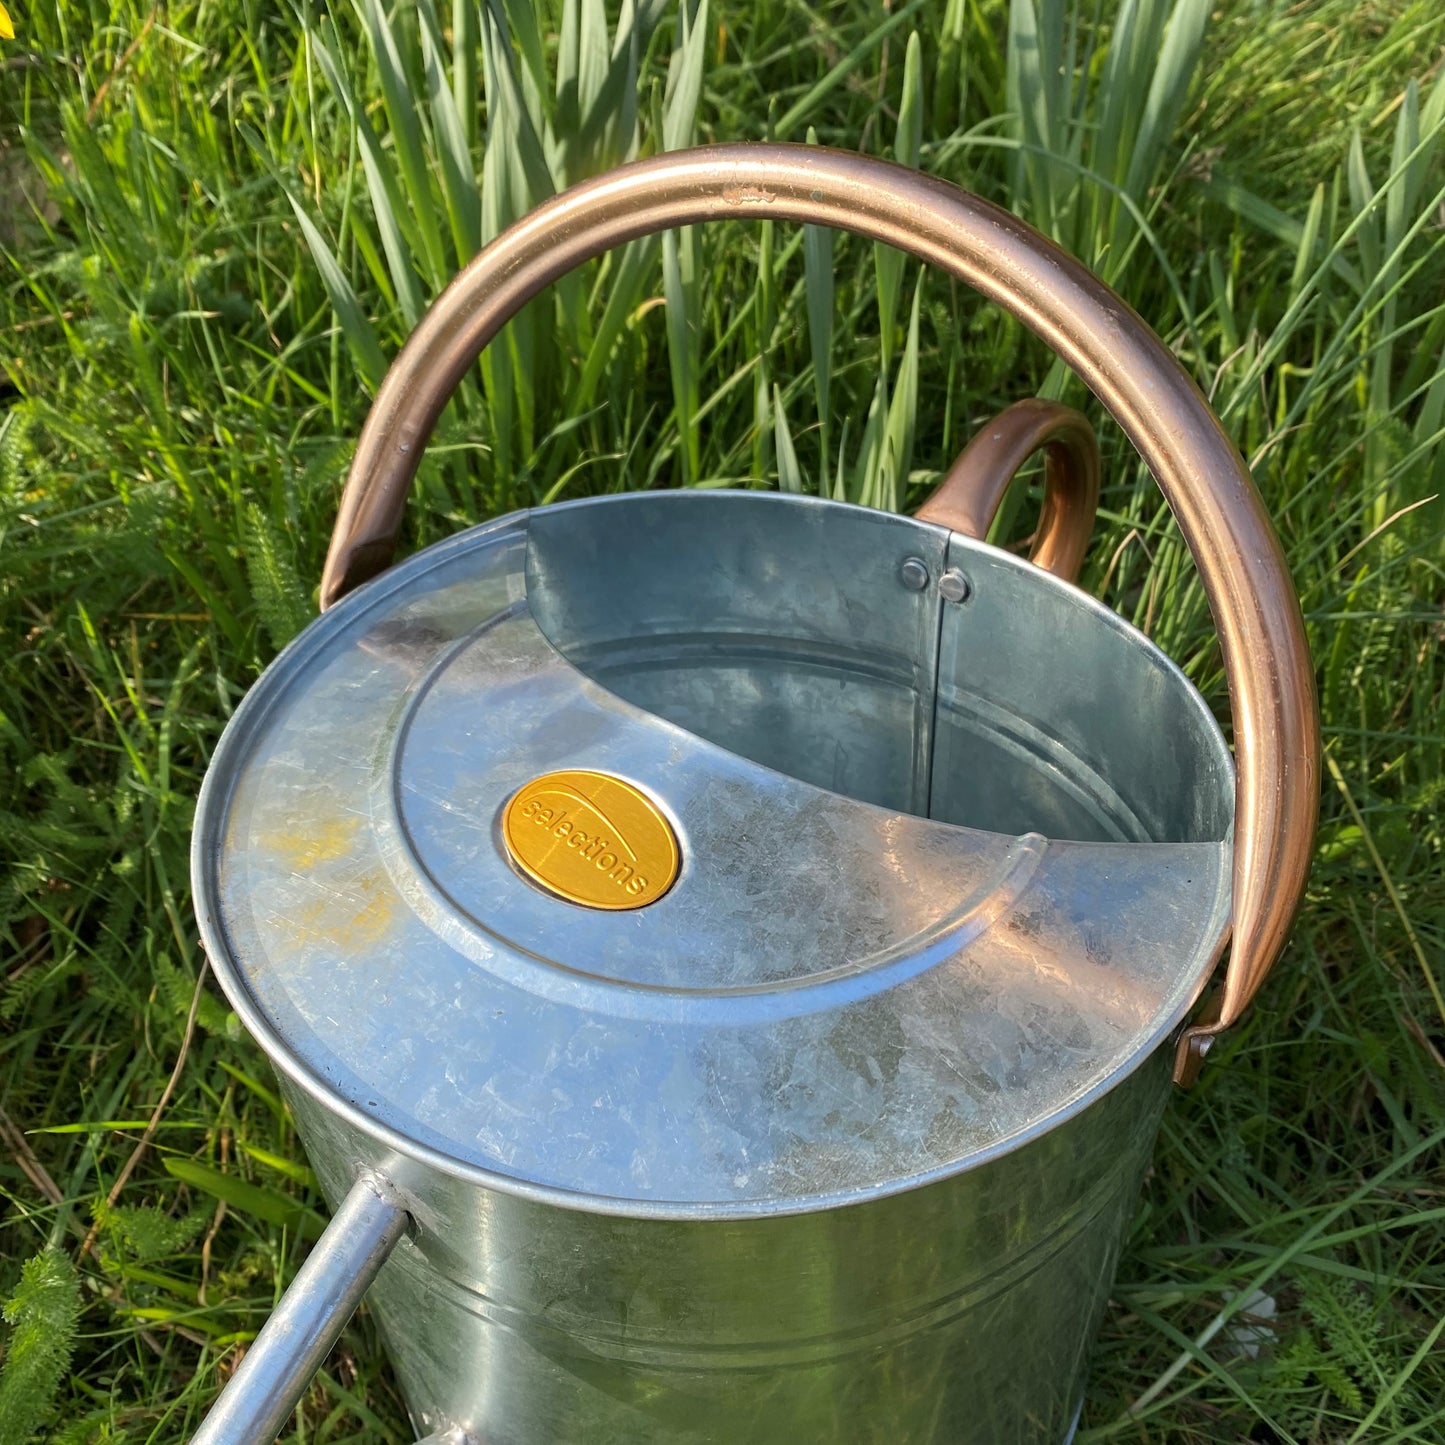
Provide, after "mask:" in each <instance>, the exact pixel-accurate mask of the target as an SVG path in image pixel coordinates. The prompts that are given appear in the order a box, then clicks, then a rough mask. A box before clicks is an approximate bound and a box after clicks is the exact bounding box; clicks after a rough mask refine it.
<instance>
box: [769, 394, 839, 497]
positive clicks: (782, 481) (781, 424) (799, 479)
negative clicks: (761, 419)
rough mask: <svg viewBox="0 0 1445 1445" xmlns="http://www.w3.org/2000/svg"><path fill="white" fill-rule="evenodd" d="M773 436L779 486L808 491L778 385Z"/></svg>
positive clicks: (788, 489) (775, 398)
mask: <svg viewBox="0 0 1445 1445" xmlns="http://www.w3.org/2000/svg"><path fill="white" fill-rule="evenodd" d="M773 438H774V441H773V445H774V448H775V450H776V452H777V457H778V486H779V487H780V488H781V489H782V490H783V491H785V492H802V491H806V490H807V488H806V487H805V486H804V484H803V472H802V468H800V467H799V466H798V453H797V450H796V449H795V448H794V446H793V434H792V432H791V431H789V430H788V416H787V413H786V412H785V411H784V410H783V393H782V392H781V391H780V390H779V389H778V388H777V387H776V386H774V387H773ZM824 490H825V491H826V488H824Z"/></svg>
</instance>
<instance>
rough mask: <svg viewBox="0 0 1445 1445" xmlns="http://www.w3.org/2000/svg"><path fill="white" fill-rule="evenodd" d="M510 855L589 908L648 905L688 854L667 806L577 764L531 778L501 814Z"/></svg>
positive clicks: (538, 878) (539, 879) (545, 882)
mask: <svg viewBox="0 0 1445 1445" xmlns="http://www.w3.org/2000/svg"><path fill="white" fill-rule="evenodd" d="M502 838H503V841H504V842H505V843H506V845H507V852H508V854H509V855H510V856H511V859H512V862H513V863H515V864H516V865H517V867H518V868H520V869H521V870H522V872H523V873H525V874H526V875H527V877H528V878H531V879H533V880H534V881H535V882H537V883H540V884H541V885H542V886H543V887H544V888H546V889H548V890H549V891H551V892H553V893H556V894H558V895H559V896H560V897H562V898H565V899H566V900H567V901H568V902H569V903H580V904H582V905H583V906H584V907H586V908H608V909H621V908H645V907H646V906H647V905H648V904H649V903H656V902H657V900H658V899H659V898H661V897H662V895H663V894H664V893H666V892H667V890H668V889H669V888H671V887H672V885H673V882H674V881H675V880H676V878H677V871H678V868H679V866H680V865H681V862H682V858H681V854H680V853H679V852H678V847H677V838H676V836H675V834H674V833H673V831H672V828H671V826H670V825H669V824H668V821H667V819H666V818H665V817H663V815H662V810H661V809H660V808H659V807H658V806H657V804H656V803H654V802H653V801H652V799H651V798H649V797H648V796H647V795H646V794H645V793H644V792H642V791H641V789H639V788H635V787H633V785H632V784H631V783H629V782H626V781H624V780H623V779H622V778H615V777H613V776H612V775H611V774H610V773H594V772H590V771H587V770H584V769H573V770H569V771H566V772H560V773H543V774H542V776H541V777H540V778H533V779H532V781H531V782H530V783H527V784H525V785H524V786H523V787H522V788H521V789H520V790H519V791H518V792H517V793H516V795H515V796H514V797H513V798H512V801H511V802H510V803H508V804H507V807H506V810H505V811H504V812H503V814H502Z"/></svg>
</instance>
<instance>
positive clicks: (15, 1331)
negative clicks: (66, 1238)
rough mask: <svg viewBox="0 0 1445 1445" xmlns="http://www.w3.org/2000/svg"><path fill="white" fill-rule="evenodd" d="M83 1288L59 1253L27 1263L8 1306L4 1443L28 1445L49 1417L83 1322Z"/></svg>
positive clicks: (1, 1415)
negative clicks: (79, 1326)
mask: <svg viewBox="0 0 1445 1445" xmlns="http://www.w3.org/2000/svg"><path fill="white" fill-rule="evenodd" d="M80 1310H81V1302H80V1283H79V1281H78V1280H77V1279H76V1277H75V1270H74V1268H73V1267H72V1266H71V1263H70V1261H69V1260H68V1259H66V1257H65V1256H64V1255H63V1254H61V1253H60V1252H59V1251H58V1250H53V1249H47V1250H43V1251H41V1253H39V1254H37V1255H35V1256H33V1257H32V1258H31V1259H28V1260H26V1261H25V1267H24V1269H23V1270H22V1271H21V1276H20V1284H19V1285H18V1287H17V1288H16V1289H15V1291H14V1292H13V1293H12V1294H11V1296H10V1298H9V1299H8V1300H6V1302H5V1311H4V1314H5V1322H6V1323H7V1324H8V1325H10V1327H11V1332H10V1339H9V1341H8V1342H7V1345H6V1349H5V1361H4V1364H3V1365H0V1441H3V1442H4V1445H24V1442H25V1441H27V1440H29V1438H30V1437H31V1436H32V1435H33V1434H34V1433H35V1431H36V1430H37V1429H38V1428H39V1426H40V1425H41V1424H42V1422H43V1421H44V1419H45V1417H46V1415H47V1414H48V1413H49V1412H50V1409H51V1405H52V1403H53V1401H54V1399H55V1395H56V1391H57V1390H58V1389H59V1386H60V1382H61V1381H62V1380H63V1379H64V1377H65V1372H66V1370H67V1368H68V1367H69V1365H70V1356H71V1352H72V1350H73V1349H74V1347H75V1330H76V1325H77V1322H78V1321H79V1318H80Z"/></svg>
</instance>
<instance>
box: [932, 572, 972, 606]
mask: <svg viewBox="0 0 1445 1445" xmlns="http://www.w3.org/2000/svg"><path fill="white" fill-rule="evenodd" d="M938 595H939V596H940V597H942V598H943V600H944V601H945V602H955V603H964V602H967V601H968V599H969V598H970V597H972V596H973V583H972V582H970V581H969V580H968V578H967V577H965V576H964V575H963V573H962V572H960V571H959V570H958V568H957V567H950V568H949V569H948V571H947V572H945V573H944V574H943V576H942V577H940V578H939V579H938Z"/></svg>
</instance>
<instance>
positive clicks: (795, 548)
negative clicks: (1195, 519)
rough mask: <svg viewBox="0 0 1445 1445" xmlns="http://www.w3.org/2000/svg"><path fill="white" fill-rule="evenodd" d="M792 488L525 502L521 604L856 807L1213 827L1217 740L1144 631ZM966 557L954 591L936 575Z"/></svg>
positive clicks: (1224, 778) (579, 655) (656, 699)
mask: <svg viewBox="0 0 1445 1445" xmlns="http://www.w3.org/2000/svg"><path fill="white" fill-rule="evenodd" d="M790 500H791V501H793V502H794V503H795V505H782V506H780V505H778V503H779V501H780V499H779V498H777V497H771V496H767V495H757V494H748V493H733V494H729V495H727V496H726V498H724V497H723V496H720V495H719V494H717V493H711V494H708V493H704V494H701V495H699V494H687V493H673V494H668V495H666V496H663V495H657V494H654V495H651V496H648V497H645V498H636V499H627V500H626V501H621V500H619V502H618V503H616V504H612V505H608V504H600V505H596V504H594V505H587V506H578V507H559V508H550V509H546V510H544V511H542V512H538V513H535V514H533V517H532V519H531V525H530V529H529V546H528V559H527V575H528V601H529V605H530V606H531V608H532V611H533V614H534V616H535V618H536V621H537V623H538V625H539V627H540V628H541V629H542V631H543V632H544V634H545V635H546V636H547V638H548V639H549V641H550V642H551V643H552V645H553V646H554V647H556V648H557V649H558V650H559V651H560V652H561V653H562V654H563V655H564V656H565V657H566V658H567V659H568V660H569V661H570V662H571V663H572V664H573V665H574V666H576V667H577V668H579V669H580V670H581V671H582V672H584V673H586V674H587V675H588V676H589V677H591V678H592V679H593V680H594V681H596V682H598V683H600V684H601V685H602V686H604V687H606V688H607V689H608V690H610V691H611V692H613V693H616V694H617V695H618V696H620V697H622V698H623V699H625V700H626V701H628V702H630V703H632V704H633V705H634V706H637V707H640V708H643V709H645V710H646V711H648V712H651V713H654V714H656V715H657V716H659V717H662V718H664V719H666V720H667V721H669V722H672V723H674V724H676V725H678V726H680V727H683V728H686V729H687V730H688V731H690V732H693V733H695V734H697V735H698V736H700V737H702V738H705V739H707V740H708V741H709V742H713V743H716V744H717V745H719V746H721V747H725V748H727V749H729V750H730V751H732V752H735V753H738V754H739V755H741V756H743V757H746V758H748V759H750V760H752V761H754V762H757V763H760V764H762V765H764V766H766V767H769V768H772V769H774V770H776V771H778V772H781V773H785V774H787V775H789V776H791V777H795V778H798V779H801V780H802V781H804V782H808V783H812V784H814V785H815V786H819V787H823V788H827V789H829V790H830V791H832V792H837V793H841V794H843V795H845V796H848V797H852V798H856V799H859V800H860V801H863V802H868V803H874V804H878V805H880V806H883V807H887V808H890V809H894V810H897V811H899V812H907V813H913V814H916V815H918V816H922V817H930V818H934V819H937V820H939V821H942V822H948V823H955V824H962V825H965V826H968V827H974V828H984V829H988V830H990V831H993V832H998V833H1005V834H1020V833H1024V832H1029V831H1033V832H1038V833H1042V834H1044V835H1045V836H1046V837H1051V838H1056V839H1069V840H1075V841H1081V842H1141V843H1142V842H1155V843H1165V842H1181V843H1182V842H1216V841H1219V840H1221V839H1223V838H1225V837H1226V836H1227V834H1228V832H1229V828H1230V823H1231V818H1232V812H1233V806H1232V804H1233V778H1232V768H1231V765H1230V760H1229V756H1228V753H1227V750H1226V749H1225V748H1224V747H1223V744H1222V742H1221V741H1220V739H1219V735H1218V732H1217V729H1216V728H1215V726H1214V723H1213V720H1212V718H1211V717H1210V715H1209V713H1208V710H1207V709H1206V707H1205V706H1204V704H1203V702H1202V700H1201V699H1200V698H1199V696H1198V694H1197V693H1196V692H1195V691H1194V689H1193V688H1192V687H1191V686H1190V685H1189V684H1188V682H1187V681H1186V680H1185V679H1184V677H1183V675H1182V674H1181V673H1180V672H1179V671H1178V669H1177V668H1175V667H1174V665H1173V664H1172V663H1170V662H1169V661H1168V659H1167V658H1165V657H1164V656H1163V655H1162V654H1161V653H1160V652H1159V651H1158V650H1157V649H1156V648H1154V647H1153V646H1152V644H1150V643H1149V642H1148V641H1147V639H1145V638H1144V637H1143V636H1142V635H1141V634H1139V633H1137V632H1135V631H1134V630H1133V629H1132V628H1130V627H1129V626H1127V624H1125V623H1123V622H1122V621H1121V620H1120V619H1118V618H1117V617H1115V616H1114V615H1113V614H1112V613H1110V612H1108V611H1107V610H1106V609H1104V608H1102V607H1100V606H1099V605H1098V604H1096V603H1095V602H1093V601H1092V599H1090V598H1088V597H1087V596H1085V595H1084V594H1083V593H1081V592H1079V591H1078V590H1077V589H1075V588H1073V587H1070V586H1068V585H1067V584H1065V583H1062V582H1060V581H1059V580H1058V579H1056V578H1054V577H1052V576H1050V575H1048V574H1046V573H1044V572H1041V571H1039V570H1038V569H1037V568H1034V567H1031V566H1029V565H1028V564H1027V563H1025V562H1023V561H1021V560H1019V559H1016V558H1013V557H1011V556H1009V555H1008V554H1005V553H1002V552H999V551H998V550H996V549H994V548H990V547H986V546H983V545H981V544H979V543H977V542H974V541H972V540H971V539H968V538H964V537H959V536H957V535H954V534H949V533H947V532H945V531H943V530H942V529H941V528H938V527H934V526H929V525H926V524H922V523H918V522H915V521H912V520H911V519H908V518H903V517H897V516H893V515H891V514H885V513H878V512H870V511H865V510H863V509H859V508H846V507H839V506H837V505H836V504H827V505H807V504H806V502H805V500H804V499H790ZM719 503H722V505H719ZM920 572H926V574H927V580H926V581H925V582H924V584H923V585H922V586H921V587H920V586H919V585H918V580H919V574H920ZM959 573H962V575H964V576H965V577H966V578H967V579H968V587H967V590H966V597H965V598H964V600H962V601H952V600H949V597H948V595H947V594H948V590H949V589H947V588H945V589H943V591H940V588H939V585H938V584H939V581H940V579H941V578H943V577H944V576H945V574H951V575H955V576H956V575H958V574H959ZM955 590H957V589H955Z"/></svg>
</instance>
